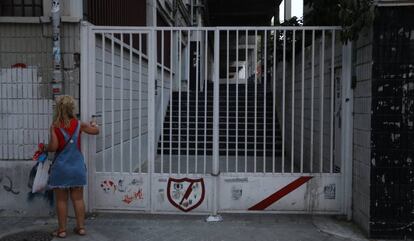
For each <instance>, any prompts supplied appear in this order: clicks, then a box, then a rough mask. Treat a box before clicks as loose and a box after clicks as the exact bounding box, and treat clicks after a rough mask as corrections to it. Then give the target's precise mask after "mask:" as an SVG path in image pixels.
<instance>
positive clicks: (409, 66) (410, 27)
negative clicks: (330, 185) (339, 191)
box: [370, 6, 414, 238]
mask: <svg viewBox="0 0 414 241" xmlns="http://www.w3.org/2000/svg"><path fill="white" fill-rule="evenodd" d="M378 12H379V15H378V16H377V18H376V22H375V25H374V35H373V39H374V41H373V60H374V65H373V73H372V75H373V82H372V119H371V126H372V133H371V148H372V152H371V210H370V215H371V217H370V229H371V236H372V237H399V238H403V237H411V238H412V237H414V231H413V230H414V222H413V221H414V163H413V159H414V21H413V16H414V15H413V13H414V7H412V6H411V7H384V8H379V9H378Z"/></svg>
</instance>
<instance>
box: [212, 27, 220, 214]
mask: <svg viewBox="0 0 414 241" xmlns="http://www.w3.org/2000/svg"><path fill="white" fill-rule="evenodd" d="M219 69H220V31H219V30H215V31H214V69H213V71H214V72H213V75H214V77H213V81H214V102H213V103H214V105H213V113H214V114H213V175H214V176H216V175H218V174H219V147H220V146H219V120H220V116H219V114H220V103H219V101H220V98H219V94H220V89H219V88H220V71H219ZM217 185H218V181H217V177H215V178H213V215H214V216H216V215H217V209H218V196H217V193H218V186H217Z"/></svg>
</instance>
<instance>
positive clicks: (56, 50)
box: [51, 0, 63, 97]
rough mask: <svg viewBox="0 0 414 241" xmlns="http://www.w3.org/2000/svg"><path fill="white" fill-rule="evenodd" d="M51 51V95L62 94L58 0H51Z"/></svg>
mask: <svg viewBox="0 0 414 241" xmlns="http://www.w3.org/2000/svg"><path fill="white" fill-rule="evenodd" d="M51 14H52V34H53V37H52V41H53V42H52V53H53V75H52V94H53V97H56V96H58V95H61V94H62V82H63V79H62V68H61V67H62V58H61V50H60V0H52V7H51Z"/></svg>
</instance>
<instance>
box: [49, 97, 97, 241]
mask: <svg viewBox="0 0 414 241" xmlns="http://www.w3.org/2000/svg"><path fill="white" fill-rule="evenodd" d="M82 132H84V133H87V134H91V135H97V134H99V129H98V126H97V125H96V123H95V122H94V121H91V122H90V123H89V124H88V123H84V122H81V121H79V120H78V119H77V118H76V116H75V101H74V99H73V98H72V97H71V96H67V95H65V96H60V97H58V99H57V100H56V112H55V116H54V118H53V123H52V126H51V127H50V143H49V144H48V145H45V146H44V149H43V151H46V152H56V154H55V159H54V161H53V164H52V166H51V168H50V176H49V188H51V189H53V191H54V193H55V197H56V209H57V216H58V223H59V227H58V229H57V230H56V231H54V232H53V235H54V236H56V237H59V238H65V237H66V219H67V213H68V210H67V209H68V196H69V195H70V198H71V200H72V203H73V208H74V210H75V215H76V227H75V228H74V232H75V233H76V234H79V235H85V234H86V231H85V224H84V219H85V203H84V201H83V187H84V186H85V185H86V166H85V162H84V158H83V155H82V153H81V152H80V139H81V138H80V137H81V133H82Z"/></svg>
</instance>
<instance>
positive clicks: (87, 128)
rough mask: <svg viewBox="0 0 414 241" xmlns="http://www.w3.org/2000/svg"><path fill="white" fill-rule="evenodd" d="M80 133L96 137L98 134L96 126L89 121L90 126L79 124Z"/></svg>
mask: <svg viewBox="0 0 414 241" xmlns="http://www.w3.org/2000/svg"><path fill="white" fill-rule="evenodd" d="M81 131H83V132H85V133H87V134H89V135H98V134H99V128H98V125H96V123H95V122H93V121H91V123H90V124H88V123H85V122H81Z"/></svg>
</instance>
